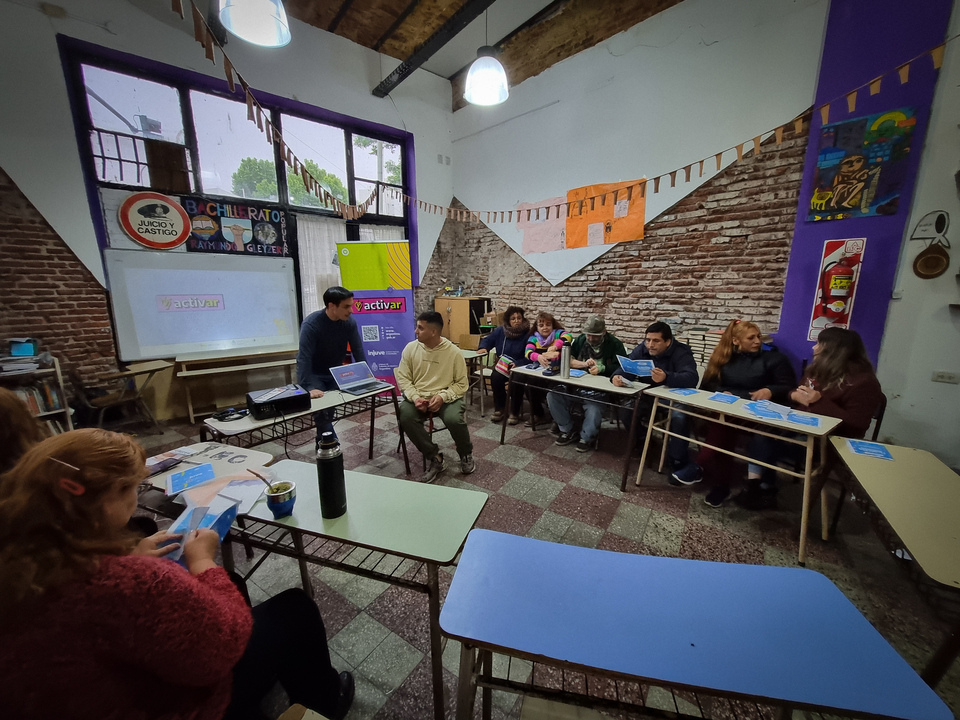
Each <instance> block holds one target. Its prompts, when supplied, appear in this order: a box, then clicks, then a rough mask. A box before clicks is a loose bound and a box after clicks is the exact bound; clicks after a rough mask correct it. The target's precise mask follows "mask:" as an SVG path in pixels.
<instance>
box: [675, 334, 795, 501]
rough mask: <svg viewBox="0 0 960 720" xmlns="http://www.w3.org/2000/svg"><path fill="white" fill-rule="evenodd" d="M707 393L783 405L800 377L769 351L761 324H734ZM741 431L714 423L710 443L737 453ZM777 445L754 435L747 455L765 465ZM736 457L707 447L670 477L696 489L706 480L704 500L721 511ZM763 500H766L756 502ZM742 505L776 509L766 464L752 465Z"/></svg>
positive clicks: (713, 364)
mask: <svg viewBox="0 0 960 720" xmlns="http://www.w3.org/2000/svg"><path fill="white" fill-rule="evenodd" d="M700 387H701V389H703V390H712V391H715V392H723V393H730V394H732V395H736V396H738V397H741V398H744V399H746V400H772V401H774V402H778V403H782V402H786V400H787V399H788V393H789V392H790V391H791V390H792V389H793V388H794V387H796V374H794V372H793V368H792V367H791V366H790V362H789V361H788V360H787V358H786V356H784V355H783V354H781V353H780V352H778V351H776V350H764V349H763V340H762V339H761V335H760V327H759V326H758V325H757V324H756V323H752V322H748V321H741V320H733V321H732V322H731V323H730V324H729V325H727V327H726V329H725V330H724V331H723V335H722V336H721V337H720V342H719V343H717V346H716V347H715V348H714V350H713V354H712V355H711V356H710V362H709V363H708V364H707V370H706V372H705V373H704V375H703V381H702V382H701V384H700ZM740 434H741V431H740V430H738V429H737V428H735V427H731V426H729V425H719V424H717V423H710V427H709V429H708V430H707V437H706V444H707V445H715V446H717V447H721V448H724V449H727V450H732V449H733V448H734V446H735V445H736V442H737V439H738V438H739V436H740ZM775 453H776V445H775V442H774V441H773V440H772V439H771V438H769V437H766V436H764V435H757V434H755V433H751V434H750V440H749V442H748V444H747V455H748V456H749V457H751V458H755V459H757V460H760V461H762V462H768V463H771V462H772V461H773V460H774V459H775ZM735 472H736V470H735V467H734V462H733V458H732V457H731V456H729V455H727V454H725V453H721V452H717V451H716V450H713V449H712V448H709V447H706V446H704V447H703V448H701V450H700V452H699V454H698V455H697V458H696V460H695V461H694V462H691V463H690V464H689V465H687V466H686V467H683V468H680V469H679V470H677V471H676V472H674V473H673V475H672V476H671V478H670V481H671V483H673V484H675V485H678V484H679V485H693V484H694V483H698V482H700V481H701V480H702V479H703V478H704V477H706V478H707V480H708V482H709V484H710V485H711V488H710V490H709V491H708V492H707V494H706V497H705V498H704V502H705V503H706V504H707V505H709V506H710V507H720V506H721V505H722V504H723V502H724V500H726V499H727V497H729V495H730V485H731V481H732V479H733V477H734V475H735ZM756 497H763V498H765V499H764V501H763V502H754V498H756ZM738 501H739V504H744V506H746V505H750V506H755V509H759V507H760V506H766V507H773V505H775V502H776V472H775V471H774V470H772V469H770V468H765V467H763V466H762V465H758V464H755V463H749V464H748V465H747V489H746V490H745V491H744V492H743V493H741V494H740V496H738Z"/></svg>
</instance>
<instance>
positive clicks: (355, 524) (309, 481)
mask: <svg viewBox="0 0 960 720" xmlns="http://www.w3.org/2000/svg"><path fill="white" fill-rule="evenodd" d="M271 470H273V471H274V472H275V473H276V474H277V477H278V479H280V480H290V481H293V482H295V483H296V484H297V501H296V504H295V505H294V508H293V515H292V516H290V517H287V518H282V519H280V520H274V519H273V516H272V515H271V514H270V510H269V509H268V508H267V504H266V499H265V498H261V499H260V500H258V501H257V504H256V505H254V506H253V509H252V510H251V511H250V513H249V514H248V515H247V517H250V518H256V519H258V520H262V521H264V522H268V523H271V524H274V525H278V526H289V527H295V528H299V529H301V530H303V531H304V532H307V533H311V534H313V535H319V536H322V537H328V538H333V539H336V540H343V541H346V542H349V543H352V544H354V545H360V546H362V547H368V548H371V549H373V550H381V551H384V552H387V553H390V554H393V555H401V556H403V557H408V558H413V559H417V560H425V561H428V562H435V563H437V564H439V565H449V564H450V563H452V562H453V561H454V559H455V558H456V556H457V553H458V552H460V548H461V547H462V546H463V543H464V541H465V540H466V538H467V533H468V532H470V530H471V528H473V525H474V523H476V521H477V518H478V517H479V515H480V511H481V510H482V509H483V505H484V503H486V501H487V496H486V494H485V493H482V492H474V491H472V490H461V489H459V488H450V487H444V486H442V485H424V484H421V483H417V482H411V481H409V480H397V479H396V478H388V477H380V476H377V475H367V474H365V473H358V472H352V471H350V470H348V471H347V472H346V473H345V479H346V487H347V512H346V513H345V514H344V515H342V516H340V517H338V518H335V519H333V520H325V519H323V517H322V516H321V515H320V489H319V486H318V485H317V468H316V466H315V465H312V464H310V463H304V462H299V461H297V460H281V461H280V462H278V463H277V464H276V465H273V466H271Z"/></svg>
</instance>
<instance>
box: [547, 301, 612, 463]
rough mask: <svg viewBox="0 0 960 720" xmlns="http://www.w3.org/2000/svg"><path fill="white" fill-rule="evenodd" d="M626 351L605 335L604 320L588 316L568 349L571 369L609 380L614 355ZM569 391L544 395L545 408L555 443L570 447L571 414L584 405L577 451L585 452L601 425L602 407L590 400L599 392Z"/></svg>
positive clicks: (594, 443)
mask: <svg viewBox="0 0 960 720" xmlns="http://www.w3.org/2000/svg"><path fill="white" fill-rule="evenodd" d="M626 352H627V349H626V348H625V347H624V346H623V342H621V341H620V339H619V338H617V337H616V336H615V335H613V334H612V333H608V332H607V324H606V323H605V322H604V320H603V318H602V317H600V316H599V315H591V316H590V317H589V318H587V321H586V322H585V323H584V324H583V333H582V334H581V335H578V336H577V339H576V340H574V341H573V344H572V345H571V346H570V367H571V368H574V369H577V370H585V371H586V372H588V373H590V374H591V375H604V376H605V377H610V376H611V375H613V371H614V370H616V369H617V367H619V363H618V362H617V355H625V354H626ZM570 391H571V388H569V387H568V386H561V390H560V391H556V390H551V391H550V392H549V393H547V405H548V406H549V407H550V414H551V415H552V416H553V419H554V421H556V423H557V427H558V428H559V432H560V434H559V435H558V436H557V439H556V442H555V444H556V445H569V444H570V443H572V442H575V441H576V439H577V435H576V434H575V433H574V431H573V416H572V415H571V412H572V410H573V408H574V407H575V406H576V405H578V404H580V405H583V425H581V427H580V442H578V443H577V452H587V451H588V450H593V449H594V448H595V447H596V446H597V436H598V435H599V434H600V423H601V422H602V421H603V405H602V404H600V403H598V402H596V401H593V400H590V399H589V398H590V397H592V396H594V395H595V394H597V393H598V392H599V391H597V390H583V389H572V394H570ZM601 394H602V393H601Z"/></svg>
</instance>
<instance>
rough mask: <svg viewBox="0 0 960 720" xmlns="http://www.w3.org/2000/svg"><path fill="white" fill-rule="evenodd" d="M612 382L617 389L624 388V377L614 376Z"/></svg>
mask: <svg viewBox="0 0 960 720" xmlns="http://www.w3.org/2000/svg"><path fill="white" fill-rule="evenodd" d="M610 382H612V383H613V384H614V385H615V386H617V387H623V375H614V376H613V377H612V378H610Z"/></svg>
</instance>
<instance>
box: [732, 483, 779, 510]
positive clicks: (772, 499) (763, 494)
mask: <svg viewBox="0 0 960 720" xmlns="http://www.w3.org/2000/svg"><path fill="white" fill-rule="evenodd" d="M733 502H734V504H735V505H738V506H739V507H742V508H743V509H744V510H776V508H777V489H776V488H764V487H760V486H759V485H750V486H749V487H747V488H746V489H745V490H742V491H741V492H739V493H738V494H737V495H736V496H735V497H734V498H733Z"/></svg>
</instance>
